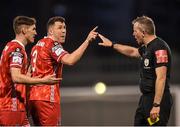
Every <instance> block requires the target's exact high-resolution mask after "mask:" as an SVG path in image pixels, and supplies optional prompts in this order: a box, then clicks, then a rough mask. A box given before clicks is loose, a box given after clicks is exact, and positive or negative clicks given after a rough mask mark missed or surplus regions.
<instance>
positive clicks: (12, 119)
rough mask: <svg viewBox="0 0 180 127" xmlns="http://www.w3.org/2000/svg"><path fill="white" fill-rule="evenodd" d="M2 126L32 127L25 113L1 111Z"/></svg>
mask: <svg viewBox="0 0 180 127" xmlns="http://www.w3.org/2000/svg"><path fill="white" fill-rule="evenodd" d="M0 126H26V127H27V126H30V124H29V121H28V119H27V116H26V112H25V111H0Z"/></svg>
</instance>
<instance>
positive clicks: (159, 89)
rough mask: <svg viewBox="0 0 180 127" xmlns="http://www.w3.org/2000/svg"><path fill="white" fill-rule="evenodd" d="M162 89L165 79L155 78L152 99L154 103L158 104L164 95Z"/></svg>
mask: <svg viewBox="0 0 180 127" xmlns="http://www.w3.org/2000/svg"><path fill="white" fill-rule="evenodd" d="M164 88H165V78H164V77H162V78H157V79H156V84H155V97H154V103H157V104H160V103H161V100H162V97H163V94H164Z"/></svg>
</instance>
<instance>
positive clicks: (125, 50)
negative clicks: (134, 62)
mask: <svg viewBox="0 0 180 127" xmlns="http://www.w3.org/2000/svg"><path fill="white" fill-rule="evenodd" d="M113 48H114V49H115V50H117V51H118V52H120V53H122V54H124V55H126V56H129V57H139V53H138V49H137V48H134V47H131V46H128V45H122V44H114V46H113Z"/></svg>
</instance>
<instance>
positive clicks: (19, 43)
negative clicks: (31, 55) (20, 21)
mask: <svg viewBox="0 0 180 127" xmlns="http://www.w3.org/2000/svg"><path fill="white" fill-rule="evenodd" d="M12 41H16V42H17V43H19V44H20V45H21V46H22V47H24V45H23V44H22V42H20V41H18V40H16V39H14V40H12ZM24 48H25V47H24Z"/></svg>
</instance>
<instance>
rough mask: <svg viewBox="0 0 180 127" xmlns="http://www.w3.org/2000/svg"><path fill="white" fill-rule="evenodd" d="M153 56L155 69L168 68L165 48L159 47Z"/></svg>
mask: <svg viewBox="0 0 180 127" xmlns="http://www.w3.org/2000/svg"><path fill="white" fill-rule="evenodd" d="M154 56H155V61H154V64H155V67H160V66H168V64H169V56H168V49H167V48H166V47H165V46H163V45H162V46H161V45H159V46H158V47H156V48H155V50H154Z"/></svg>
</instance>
